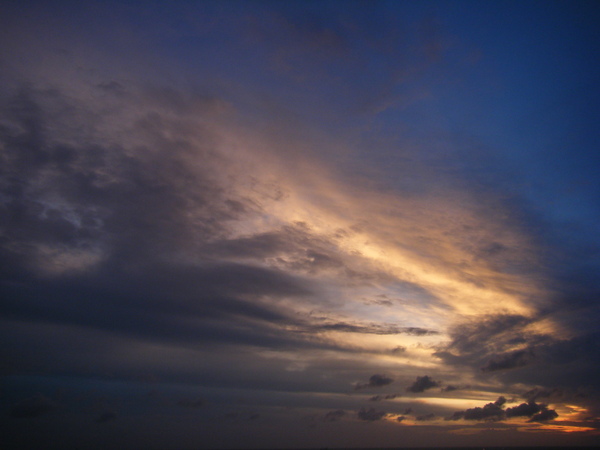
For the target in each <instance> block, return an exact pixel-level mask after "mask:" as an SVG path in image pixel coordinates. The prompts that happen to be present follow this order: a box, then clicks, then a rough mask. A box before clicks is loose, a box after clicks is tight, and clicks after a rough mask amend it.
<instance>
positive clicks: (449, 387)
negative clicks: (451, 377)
mask: <svg viewBox="0 0 600 450" xmlns="http://www.w3.org/2000/svg"><path fill="white" fill-rule="evenodd" d="M459 389H460V388H459V387H457V386H453V385H451V384H449V385H448V386H445V387H443V388H442V392H452V391H458V390H459Z"/></svg>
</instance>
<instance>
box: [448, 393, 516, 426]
mask: <svg viewBox="0 0 600 450" xmlns="http://www.w3.org/2000/svg"><path fill="white" fill-rule="evenodd" d="M505 403H506V399H505V398H504V397H498V399H497V400H496V401H495V402H494V403H488V404H486V405H485V406H484V407H483V408H480V407H478V406H477V407H475V408H470V409H467V410H466V411H457V412H455V413H454V414H452V416H450V417H448V418H446V420H460V419H464V420H485V421H499V420H502V419H503V418H504V416H505V413H504V410H503V409H502V406H503V405H504V404H505Z"/></svg>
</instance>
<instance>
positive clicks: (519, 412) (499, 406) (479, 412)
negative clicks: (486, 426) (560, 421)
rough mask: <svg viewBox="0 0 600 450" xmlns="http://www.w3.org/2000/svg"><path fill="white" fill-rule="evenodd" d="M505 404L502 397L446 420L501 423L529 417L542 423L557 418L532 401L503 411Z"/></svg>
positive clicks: (551, 411)
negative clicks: (515, 418) (514, 418)
mask: <svg viewBox="0 0 600 450" xmlns="http://www.w3.org/2000/svg"><path fill="white" fill-rule="evenodd" d="M505 404H506V399H505V398H504V397H502V396H501V397H498V399H497V400H496V401H495V402H494V403H488V404H486V405H485V406H483V408H481V407H475V408H471V409H467V410H465V411H457V412H455V413H453V414H452V415H451V416H450V417H447V418H446V420H452V421H456V420H460V419H464V420H477V421H491V422H496V421H502V420H506V419H512V418H513V417H530V418H531V419H530V420H529V422H544V421H548V420H552V419H554V418H556V417H558V414H557V413H556V411H555V410H549V409H548V407H547V406H546V405H544V404H537V403H535V402H534V401H530V402H528V403H521V404H520V405H518V406H513V407H510V408H506V410H504V409H503V406H504V405H505Z"/></svg>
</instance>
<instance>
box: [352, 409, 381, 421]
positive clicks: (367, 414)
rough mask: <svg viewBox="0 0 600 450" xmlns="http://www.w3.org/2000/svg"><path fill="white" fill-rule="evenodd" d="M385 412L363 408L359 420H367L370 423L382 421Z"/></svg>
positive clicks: (359, 413)
mask: <svg viewBox="0 0 600 450" xmlns="http://www.w3.org/2000/svg"><path fill="white" fill-rule="evenodd" d="M385 415H386V413H385V411H377V410H376V409H375V408H369V409H366V408H361V409H360V411H359V412H358V418H359V419H360V420H366V421H369V422H373V421H375V420H380V419H381V418H382V417H383V416H385Z"/></svg>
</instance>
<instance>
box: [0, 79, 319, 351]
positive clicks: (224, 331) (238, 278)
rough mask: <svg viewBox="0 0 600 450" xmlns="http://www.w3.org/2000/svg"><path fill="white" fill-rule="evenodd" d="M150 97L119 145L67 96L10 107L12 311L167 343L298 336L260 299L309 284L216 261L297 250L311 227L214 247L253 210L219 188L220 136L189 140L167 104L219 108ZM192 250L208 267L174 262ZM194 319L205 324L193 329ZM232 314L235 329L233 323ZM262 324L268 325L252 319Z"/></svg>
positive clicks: (8, 292)
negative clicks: (285, 331) (281, 330)
mask: <svg viewBox="0 0 600 450" xmlns="http://www.w3.org/2000/svg"><path fill="white" fill-rule="evenodd" d="M109 85H110V86H113V85H112V84H110V83H109ZM113 87H114V86H113ZM111 89H112V88H111ZM119 89H125V88H123V87H122V86H120V88H119ZM131 95H133V94H131ZM136 95H138V97H139V96H140V94H139V93H137V94H136ZM144 95H145V97H144V96H142V97H141V98H138V99H137V101H140V102H150V103H151V104H153V105H154V108H153V109H152V110H151V111H152V112H148V113H147V114H141V117H139V118H137V119H131V118H127V120H129V122H128V121H127V120H124V121H123V124H122V125H121V126H122V127H123V129H124V130H125V131H129V132H130V134H131V136H132V138H131V142H129V141H128V140H127V139H126V140H124V141H123V142H120V143H119V142H115V141H113V140H111V139H110V138H108V137H106V136H104V135H103V134H102V127H103V126H105V125H106V124H105V122H107V121H108V120H109V117H107V116H102V115H99V114H98V113H97V112H95V111H91V110H90V108H93V106H94V105H90V106H85V105H83V104H81V103H77V102H76V101H75V100H73V99H72V98H70V97H68V96H66V95H63V94H62V93H61V92H60V91H58V90H54V91H47V90H46V91H42V90H38V89H35V88H34V87H32V86H24V87H22V88H21V89H20V90H19V91H18V92H17V93H15V94H14V95H12V96H10V97H9V98H8V99H7V100H6V101H5V103H4V104H3V105H2V114H3V119H4V120H3V122H2V124H1V125H0V140H1V141H2V144H3V152H2V162H3V164H2V165H1V168H0V179H1V181H2V183H1V184H0V192H1V194H2V203H1V205H0V208H1V209H2V214H1V217H2V219H0V225H1V227H2V230H3V240H2V242H0V258H1V260H2V271H3V276H4V279H5V280H10V281H11V282H10V283H4V284H3V285H2V287H1V289H2V291H3V298H5V299H7V300H6V301H4V302H3V303H2V311H3V313H4V315H5V317H11V318H14V319H18V320H25V321H27V320H31V321H43V322H54V323H65V324H73V325H82V326H88V327H93V328H100V329H105V330H113V331H117V332H119V333H127V334H131V335H137V336H146V337H151V338H159V339H164V338H167V339H177V340H183V341H194V340H203V341H204V340H207V339H208V340H217V341H219V340H223V341H229V342H246V343H248V344H252V343H254V344H259V345H271V344H273V345H280V344H281V343H283V344H284V345H285V342H288V343H291V342H292V341H294V342H300V338H299V337H298V338H294V337H288V338H284V337H282V336H281V335H279V336H278V333H277V332H276V331H275V330H274V329H273V328H272V326H271V325H269V324H268V323H273V324H276V323H278V322H279V323H282V322H284V321H285V320H287V319H286V315H285V314H284V313H282V312H281V311H277V310H276V309H275V308H273V307H271V306H267V305H266V304H264V303H261V302H257V301H256V299H257V298H260V297H261V296H292V297H293V296H305V295H308V294H309V293H310V291H309V290H307V289H306V288H305V287H304V286H302V284H301V283H299V282H298V280H296V279H294V278H293V277H290V276H289V275H288V274H286V273H284V272H282V271H278V270H272V269H265V268H259V267H255V266H252V265H250V264H248V265H246V264H232V263H226V262H225V263H222V262H218V261H215V260H214V257H215V256H218V257H220V258H222V257H223V256H237V257H240V256H241V257H243V256H245V255H247V254H248V253H249V252H254V253H255V256H256V257H258V258H259V259H260V258H261V254H260V251H259V249H260V248H262V249H263V251H264V252H265V254H267V253H269V252H270V251H272V250H273V249H275V250H276V249H290V248H297V247H298V245H300V244H306V243H307V242H308V241H310V240H311V238H310V235H309V234H308V233H307V232H298V231H296V230H295V229H292V228H290V229H289V230H284V231H285V232H284V233H283V234H282V235H280V236H276V237H274V238H270V237H269V236H266V235H265V236H263V237H262V238H261V237H258V238H256V239H257V240H256V242H255V243H254V244H253V245H251V248H248V245H249V244H244V245H241V244H240V243H239V242H237V243H236V242H232V243H230V244H229V245H230V247H229V248H228V250H227V252H228V253H227V252H226V251H225V250H224V249H225V248H226V247H225V244H221V246H220V247H219V246H215V245H213V244H211V245H212V247H211V245H208V241H209V240H211V241H213V242H214V241H215V240H217V241H218V240H220V241H221V242H222V243H223V242H226V240H224V239H222V238H223V237H225V236H226V235H227V226H228V225H227V224H228V223H229V222H230V221H232V220H234V219H238V218H240V217H242V216H243V215H244V214H245V213H246V206H245V203H247V202H246V200H245V199H243V198H239V197H236V196H235V195H233V194H231V193H228V192H226V191H225V189H224V188H223V187H222V185H221V182H220V180H219V178H218V176H217V174H218V172H219V167H220V166H219V164H221V163H222V161H221V158H220V157H219V156H216V154H215V152H214V151H212V150H211V145H213V140H214V139H213V136H212V133H211V132H210V131H209V130H208V129H207V130H203V129H201V128H200V129H196V130H195V131H194V136H196V137H197V136H200V139H201V141H202V143H203V146H202V145H200V146H199V145H198V143H197V142H195V143H194V144H192V143H191V141H190V140H189V136H190V130H188V129H186V125H183V124H181V123H177V122H176V121H173V120H171V119H170V118H169V116H168V114H166V113H164V108H167V109H171V110H172V111H174V112H177V113H180V114H185V113H187V112H189V110H193V109H194V108H195V111H196V113H199V114H201V113H202V112H203V111H205V110H206V108H208V109H209V110H210V108H212V106H210V105H208V106H207V102H206V101H204V100H203V99H200V101H199V102H196V101H194V100H189V99H185V98H183V97H181V96H180V95H176V94H175V93H173V92H171V91H165V92H162V93H161V94H160V95H158V94H157V93H156V92H154V93H152V95H150V94H148V93H145V94H144ZM130 100H131V101H135V98H130ZM192 103H193V105H192ZM209 103H210V102H209ZM157 105H158V106H160V107H163V110H161V109H160V108H158V107H157ZM165 105H166V106H165ZM130 107H131V109H133V110H135V105H131V106H130ZM161 111H163V112H161ZM123 114H125V113H123ZM92 119H94V120H92ZM184 122H185V120H184V121H182V123H184ZM112 131H113V132H114V131H115V130H112ZM121 131H122V130H121ZM136 140H137V141H136ZM139 145H143V146H147V149H146V150H145V151H140V150H139V149H138V148H137V146H139ZM192 160H193V161H194V164H190V161H192ZM199 163H202V164H199ZM296 228H298V227H296ZM311 242H312V243H313V246H315V245H317V244H319V245H321V246H324V245H325V244H324V243H323V242H321V241H319V242H316V241H315V240H314V239H313V241H311ZM315 242H316V243H315ZM309 243H310V242H309ZM245 247H246V249H245ZM203 248H204V249H206V250H208V249H209V248H212V249H213V250H212V251H202V249H203ZM194 249H195V251H196V253H195V254H194V256H195V258H196V260H197V261H198V262H200V264H199V265H198V264H195V265H193V266H192V265H188V264H186V263H180V262H173V258H175V260H177V259H178V257H179V255H178V253H183V254H184V255H185V254H186V253H188V254H190V252H192V253H193V251H194ZM269 249H271V250H269ZM198 252H201V253H198ZM211 253H212V254H211ZM203 255H204V257H206V256H208V260H206V259H204V260H203ZM307 255H308V256H309V257H311V258H312V259H313V260H315V261H319V262H318V265H321V266H322V265H323V264H325V263H324V262H323V261H325V260H327V257H326V256H324V254H323V253H319V252H317V251H315V250H310V249H309V250H308V251H307ZM325 265H326V264H325ZM40 271H41V272H43V275H44V276H42V277H40V276H39V273H40ZM48 273H49V274H50V275H51V276H50V277H48V276H46V275H47V274H48ZM192 317H195V318H198V319H200V320H205V321H207V322H206V323H204V324H203V326H201V327H198V326H197V325H192V324H188V323H187V322H188V320H187V319H189V318H192ZM225 320H230V322H229V324H230V325H233V324H234V323H236V322H237V323H238V326H231V327H223V323H224V321H225ZM256 320H258V321H263V326H262V327H261V326H257V323H254V324H253V325H252V326H251V325H250V323H249V322H248V321H256ZM289 339H292V340H291V341H290V340H289Z"/></svg>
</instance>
